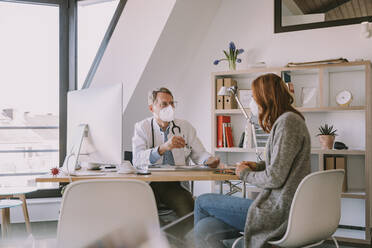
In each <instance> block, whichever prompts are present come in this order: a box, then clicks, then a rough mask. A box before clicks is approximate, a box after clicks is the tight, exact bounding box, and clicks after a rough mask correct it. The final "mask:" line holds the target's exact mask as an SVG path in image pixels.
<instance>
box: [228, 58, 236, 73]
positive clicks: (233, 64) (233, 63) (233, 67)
mask: <svg viewBox="0 0 372 248" xmlns="http://www.w3.org/2000/svg"><path fill="white" fill-rule="evenodd" d="M228 61H229V69H230V71H235V70H236V61H235V60H232V59H229V60H228Z"/></svg>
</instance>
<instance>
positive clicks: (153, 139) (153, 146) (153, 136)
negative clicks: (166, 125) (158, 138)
mask: <svg viewBox="0 0 372 248" xmlns="http://www.w3.org/2000/svg"><path fill="white" fill-rule="evenodd" d="M174 129H178V133H179V134H181V128H180V126H177V125H176V123H174V121H172V129H171V131H172V133H173V135H176V133H175V132H174ZM151 136H152V146H151V148H155V135H154V119H151Z"/></svg>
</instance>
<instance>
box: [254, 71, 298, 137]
mask: <svg viewBox="0 0 372 248" xmlns="http://www.w3.org/2000/svg"><path fill="white" fill-rule="evenodd" d="M252 90H253V98H254V100H255V101H256V102H257V105H258V107H259V109H260V111H259V115H258V120H259V123H260V126H261V127H262V129H263V130H264V131H265V132H267V133H269V132H270V131H271V129H272V127H273V125H274V123H275V121H276V120H277V119H278V118H279V116H281V115H282V114H283V113H285V112H288V111H291V112H293V113H296V114H298V115H299V116H301V118H302V119H304V120H305V118H304V116H303V115H302V114H301V113H300V112H298V111H297V110H296V109H295V108H294V107H293V106H292V104H293V101H294V100H293V97H292V96H291V95H290V94H289V91H288V88H287V86H286V85H285V83H284V82H283V80H282V79H281V78H280V77H279V76H278V75H276V74H273V73H269V74H265V75H262V76H259V77H258V78H256V79H255V80H254V81H253V83H252Z"/></svg>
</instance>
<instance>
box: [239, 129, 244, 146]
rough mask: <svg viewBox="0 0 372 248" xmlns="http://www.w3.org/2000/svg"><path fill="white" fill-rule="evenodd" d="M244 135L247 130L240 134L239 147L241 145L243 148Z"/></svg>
mask: <svg viewBox="0 0 372 248" xmlns="http://www.w3.org/2000/svg"><path fill="white" fill-rule="evenodd" d="M244 137H245V132H243V133H242V135H240V140H239V147H240V148H243V145H244Z"/></svg>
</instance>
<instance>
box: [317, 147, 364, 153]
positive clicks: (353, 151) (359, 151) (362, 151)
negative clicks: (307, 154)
mask: <svg viewBox="0 0 372 248" xmlns="http://www.w3.org/2000/svg"><path fill="white" fill-rule="evenodd" d="M311 154H322V155H324V154H329V155H365V154H366V151H365V150H334V149H332V150H322V149H320V148H311Z"/></svg>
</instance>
